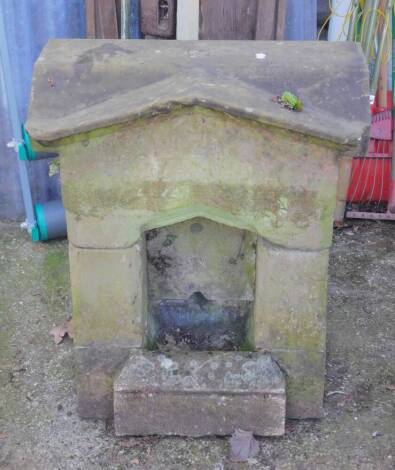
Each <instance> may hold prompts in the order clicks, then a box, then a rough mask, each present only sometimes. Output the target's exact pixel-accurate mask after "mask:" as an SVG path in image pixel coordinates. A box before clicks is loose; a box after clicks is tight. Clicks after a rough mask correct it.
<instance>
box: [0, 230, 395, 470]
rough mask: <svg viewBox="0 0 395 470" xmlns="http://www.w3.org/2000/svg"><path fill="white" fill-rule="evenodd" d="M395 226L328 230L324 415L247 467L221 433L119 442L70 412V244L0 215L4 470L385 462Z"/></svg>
mask: <svg viewBox="0 0 395 470" xmlns="http://www.w3.org/2000/svg"><path fill="white" fill-rule="evenodd" d="M394 300H395V225H394V224H391V223H383V222H359V223H358V222H356V223H353V225H350V226H349V227H346V228H344V229H342V230H340V231H337V232H336V233H335V236H334V246H333V250H332V255H331V264H330V285H329V306H328V357H327V362H328V363H327V387H326V388H327V389H326V405H325V417H324V418H323V419H321V420H308V421H289V422H288V423H287V426H286V435H285V436H284V437H282V438H265V439H259V443H260V452H259V454H258V456H257V457H255V458H253V459H250V460H249V461H248V462H247V463H243V464H235V463H232V462H230V461H229V458H228V454H229V445H228V441H227V439H223V438H202V439H185V438H158V437H147V438H117V437H115V435H114V432H113V428H112V423H107V424H106V423H103V422H100V421H83V420H80V419H79V418H78V415H77V414H76V396H75V392H74V388H73V379H72V361H71V352H72V342H71V341H70V340H66V341H64V342H63V343H62V344H60V345H58V346H57V345H55V344H54V343H53V341H52V338H51V337H50V336H49V335H48V332H49V330H50V329H51V327H52V326H54V325H56V324H59V323H61V322H63V321H64V320H65V319H66V318H67V317H68V315H70V293H69V280H68V264H67V242H51V243H47V244H32V243H31V242H30V241H29V239H28V238H27V236H26V235H25V234H24V233H22V232H21V230H20V229H19V228H18V226H17V225H16V224H10V223H2V222H0V468H1V469H18V470H19V469H28V470H34V469H40V470H41V469H45V470H47V469H50V470H55V469H83V470H85V469H102V468H105V469H117V470H121V469H125V470H126V469H136V470H140V469H154V470H156V469H157V470H162V469H163V470H165V469H166V470H173V469H174V470H175V469H180V470H181V469H196V470H198V469H199V470H200V469H202V470H203V469H204V470H211V469H212V470H222V469H262V470H265V469H270V470H286V469H296V470H310V469H311V470H313V469H330V470H332V469H336V470H342V469H345V470H352V469H362V470H370V469H372V470H373V469H374V470H376V469H379V470H386V469H388V470H389V469H394V468H395V439H394V434H395V432H394V429H395V418H394V398H395V390H394V384H395V357H394V349H395V348H394V337H395V333H394V308H395V301H394Z"/></svg>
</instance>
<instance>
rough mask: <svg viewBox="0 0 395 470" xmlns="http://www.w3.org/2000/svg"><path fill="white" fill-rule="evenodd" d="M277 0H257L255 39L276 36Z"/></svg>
mask: <svg viewBox="0 0 395 470" xmlns="http://www.w3.org/2000/svg"><path fill="white" fill-rule="evenodd" d="M276 10H277V0H258V8H257V15H256V27H255V39H274V38H275V37H276Z"/></svg>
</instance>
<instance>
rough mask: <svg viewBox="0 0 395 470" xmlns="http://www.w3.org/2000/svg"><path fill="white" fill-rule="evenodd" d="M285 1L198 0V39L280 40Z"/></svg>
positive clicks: (283, 24)
mask: <svg viewBox="0 0 395 470" xmlns="http://www.w3.org/2000/svg"><path fill="white" fill-rule="evenodd" d="M285 12H286V0H216V1H215V2H213V1H212V0H201V1H200V33H199V37H200V39H283V38H284V26H285Z"/></svg>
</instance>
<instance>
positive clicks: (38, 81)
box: [27, 39, 369, 146]
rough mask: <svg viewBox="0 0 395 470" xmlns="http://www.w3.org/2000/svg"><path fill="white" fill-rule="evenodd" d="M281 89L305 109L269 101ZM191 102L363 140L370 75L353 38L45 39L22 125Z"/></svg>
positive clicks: (69, 131) (51, 128)
mask: <svg viewBox="0 0 395 470" xmlns="http://www.w3.org/2000/svg"><path fill="white" fill-rule="evenodd" d="M285 90H290V91H292V92H293V93H297V94H298V96H299V97H300V98H301V100H302V101H303V103H304V111H303V113H293V112H289V111H288V110H286V109H283V108H281V106H279V105H278V103H275V102H273V100H272V98H273V96H277V95H281V94H282V93H283V92H284V91H285ZM194 104H198V105H202V106H205V107H208V108H212V109H218V110H220V111H222V112H225V113H229V114H234V115H236V116H242V117H244V118H246V119H252V120H258V121H261V122H264V123H270V124H274V125H276V126H278V127H281V128H286V129H292V130H296V131H298V132H302V133H305V134H308V135H312V136H316V137H319V138H324V139H328V140H332V141H334V142H338V143H344V144H351V145H354V146H355V145H358V144H359V142H360V141H359V139H360V137H361V135H364V137H366V139H367V138H368V129H369V77H368V73H367V67H366V63H365V58H364V56H363V54H362V51H361V48H360V46H359V45H357V44H355V43H352V42H338V43H333V42H314V41H311V42H307V41H301V42H298V41H291V42H287V43H284V42H275V41H254V42H253V43H251V42H248V41H215V43H213V42H212V41H171V42H169V41H155V42H152V41H122V42H120V41H108V40H106V41H101V42H100V41H97V40H94V41H90V40H82V41H81V40H75V39H73V40H71V41H70V40H55V41H50V42H49V43H48V44H47V46H46V47H45V48H44V50H43V52H42V54H41V56H40V58H39V60H38V61H37V63H36V66H35V71H34V78H33V91H32V99H31V103H30V112H29V120H28V123H27V126H28V130H29V132H30V133H31V134H32V137H33V138H34V139H37V140H45V141H52V140H55V139H57V138H59V137H65V136H69V135H73V134H76V133H80V132H85V131H88V130H91V129H97V128H100V127H107V126H109V125H111V124H115V123H122V122H127V121H130V120H133V119H138V118H140V117H141V116H142V115H148V116H149V115H153V114H156V113H158V112H169V110H172V109H174V108H175V107H177V106H179V105H184V106H185V105H187V106H188V105H189V106H190V105H194Z"/></svg>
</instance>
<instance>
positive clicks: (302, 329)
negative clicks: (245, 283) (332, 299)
mask: <svg viewBox="0 0 395 470" xmlns="http://www.w3.org/2000/svg"><path fill="white" fill-rule="evenodd" d="M328 255H329V252H328V250H321V251H299V250H287V249H284V248H281V247H278V246H274V245H272V244H270V243H267V242H265V241H264V240H262V239H260V240H259V241H258V246H257V265H256V286H257V289H256V293H255V310H254V326H253V330H254V340H255V341H254V342H255V346H256V347H257V348H260V349H263V350H272V349H286V350H287V349H293V350H305V351H317V352H318V351H319V352H324V351H325V335H326V302H327V280H328V274H327V272H328Z"/></svg>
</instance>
